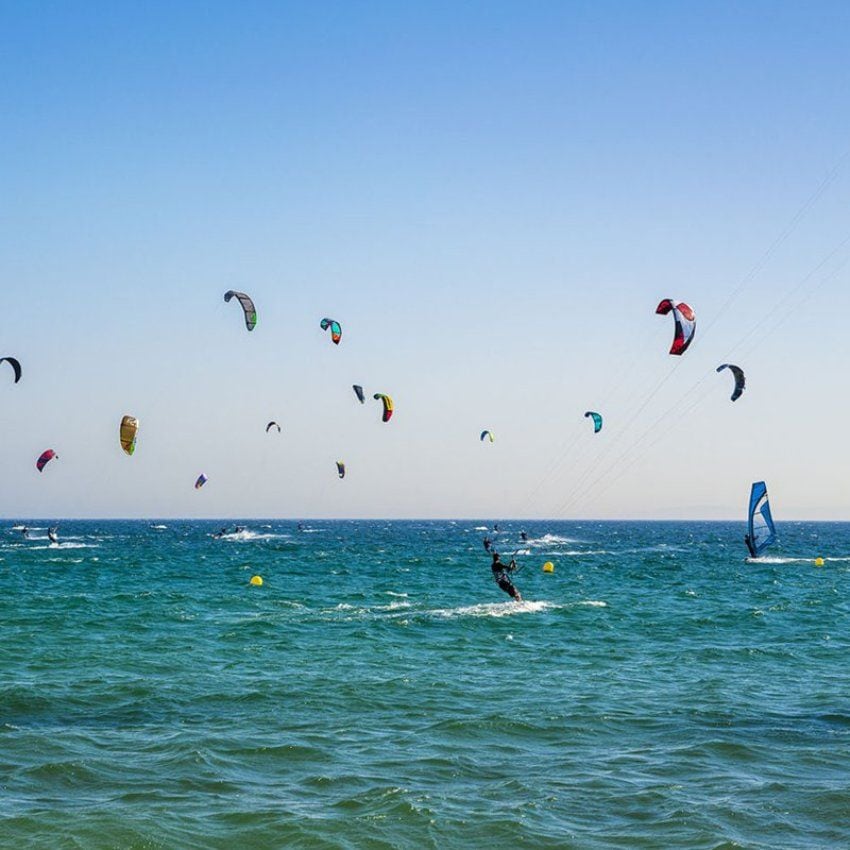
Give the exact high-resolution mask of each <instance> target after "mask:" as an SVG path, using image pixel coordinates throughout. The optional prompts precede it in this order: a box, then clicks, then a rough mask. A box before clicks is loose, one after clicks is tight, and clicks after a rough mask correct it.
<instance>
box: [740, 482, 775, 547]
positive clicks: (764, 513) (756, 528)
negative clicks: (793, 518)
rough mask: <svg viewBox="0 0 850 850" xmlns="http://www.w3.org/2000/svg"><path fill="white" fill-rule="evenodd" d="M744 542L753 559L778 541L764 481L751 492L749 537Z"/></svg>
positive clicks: (757, 484)
mask: <svg viewBox="0 0 850 850" xmlns="http://www.w3.org/2000/svg"><path fill="white" fill-rule="evenodd" d="M744 540H745V542H746V544H747V548H748V549H749V550H750V555H751V556H752V557H753V558H758V556H759V555H760V554H761V553H762V552H763V551H764V550H765V549H767V547H768V546H770V545H771V544H772V543H774V542H775V541H776V526H775V525H774V524H773V517H772V516H771V515H770V502H769V501H768V499H767V485H766V484H765V483H764V481H756V482H755V483H754V484H753V487H752V490H750V513H749V520H748V522H747V536H746V537H745V538H744Z"/></svg>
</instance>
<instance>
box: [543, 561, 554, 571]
mask: <svg viewBox="0 0 850 850" xmlns="http://www.w3.org/2000/svg"><path fill="white" fill-rule="evenodd" d="M543 572H544V573H554V572H555V565H554V564H553V563H552V562H551V561H547V562H546V563H545V564H544V565H543Z"/></svg>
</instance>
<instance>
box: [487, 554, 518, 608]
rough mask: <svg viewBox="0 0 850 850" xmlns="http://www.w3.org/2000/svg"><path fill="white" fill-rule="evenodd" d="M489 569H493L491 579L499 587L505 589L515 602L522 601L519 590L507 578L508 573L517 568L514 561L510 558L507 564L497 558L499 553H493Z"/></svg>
mask: <svg viewBox="0 0 850 850" xmlns="http://www.w3.org/2000/svg"><path fill="white" fill-rule="evenodd" d="M490 569H491V570H492V571H493V580H494V581H495V582H496V584H498V585H499V587H500V588H501V589H502V590H504V591H505V593H507V594H508V596H510V597H511V598H512V599H515V600H516V601H517V602H522V596H521V594H520V592H519V591H518V590H517V589H516V587H514V584H513V582H512V581H511V580H510V578H509V573H512V572H514V571H515V570H516V569H517V565H516V561H515V560H513V559H512V560H511V562H510V563H509V564H503V563H502V562H501V561H500V560H499V553H498V552H494V553H493V563H492V564H490Z"/></svg>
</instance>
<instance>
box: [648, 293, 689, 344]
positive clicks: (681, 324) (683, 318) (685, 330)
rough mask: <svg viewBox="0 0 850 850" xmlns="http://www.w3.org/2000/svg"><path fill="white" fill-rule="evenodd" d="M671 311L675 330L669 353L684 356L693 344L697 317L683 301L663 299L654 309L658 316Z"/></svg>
mask: <svg viewBox="0 0 850 850" xmlns="http://www.w3.org/2000/svg"><path fill="white" fill-rule="evenodd" d="M671 311H672V313H673V320H674V322H675V324H676V330H675V333H674V335H673V345H672V346H671V348H670V353H671V354H684V353H685V352H686V351H687V350H688V346H689V345H690V344H691V343H692V342H693V339H694V333H696V329H697V317H696V314H695V313H694V311H693V310H692V309H691V308H690V307H689V306H688V305H687V304H685V302H684V301H678V302H675V301H672V300H671V299H670V298H665V299H664V300H663V301H662V302H661V303H660V304H659V305H658V306H657V307H656V308H655V312H656V313H657V314H658V315H659V316H666V315H667V314H668V313H669V312H671Z"/></svg>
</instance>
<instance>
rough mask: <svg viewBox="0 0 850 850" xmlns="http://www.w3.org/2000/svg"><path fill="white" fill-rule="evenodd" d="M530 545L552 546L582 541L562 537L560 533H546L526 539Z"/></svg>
mask: <svg viewBox="0 0 850 850" xmlns="http://www.w3.org/2000/svg"><path fill="white" fill-rule="evenodd" d="M526 542H527V543H528V545H529V546H551V545H552V544H558V543H581V542H582V541H581V540H576V539H574V538H572V537H561V535H560V534H544V535H543V536H542V537H533V538H531V539H530V540H527V541H526Z"/></svg>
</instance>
